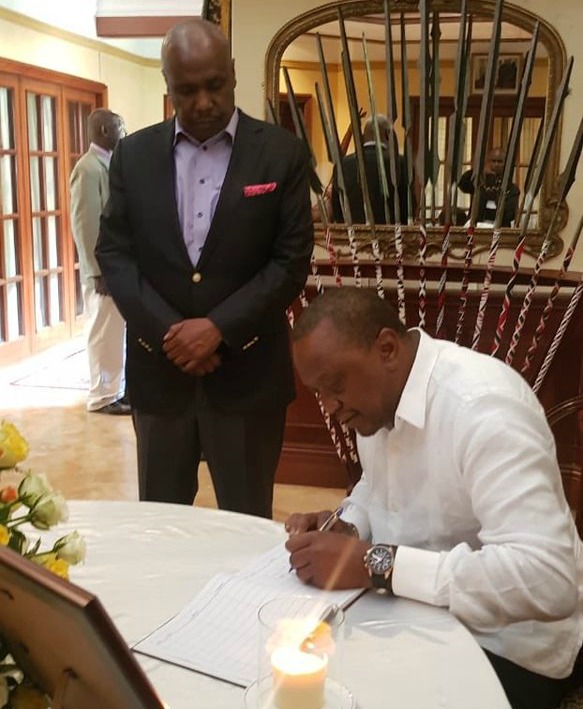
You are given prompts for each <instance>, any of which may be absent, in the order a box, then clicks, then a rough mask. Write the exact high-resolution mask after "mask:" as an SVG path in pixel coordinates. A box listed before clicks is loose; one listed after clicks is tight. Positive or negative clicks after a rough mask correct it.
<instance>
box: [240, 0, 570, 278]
mask: <svg viewBox="0 0 583 709" xmlns="http://www.w3.org/2000/svg"><path fill="white" fill-rule="evenodd" d="M232 3H233V8H232V18H233V54H234V56H235V60H236V66H237V76H238V87H237V100H238V103H239V105H240V106H241V107H242V108H243V109H244V110H246V111H248V112H249V113H251V114H252V115H255V116H260V117H262V116H263V115H264V110H263V105H264V80H265V57H266V54H267V50H268V47H269V43H270V41H271V38H272V37H273V36H274V35H275V34H276V33H277V32H278V31H279V30H280V29H281V28H282V27H283V25H285V24H286V23H287V22H289V21H290V20H292V19H293V18H295V17H297V16H299V15H301V14H303V13H305V12H307V11H309V10H312V9H314V8H315V7H319V6H322V5H323V4H325V3H322V2H318V0H293V2H285V3H284V2H268V3H266V2H264V1H263V0H232ZM512 4H513V5H514V6H518V7H522V8H524V9H525V10H528V11H529V12H530V13H534V14H537V15H539V16H540V17H541V18H543V19H544V20H545V21H546V22H548V23H549V24H550V25H552V26H553V27H554V28H555V30H556V31H557V32H558V34H559V35H560V36H561V38H562V41H563V42H564V45H565V48H566V51H567V55H573V56H574V58H575V68H574V72H573V77H572V80H571V93H570V96H569V98H568V99H567V102H566V106H565V111H564V118H563V131H562V141H561V164H562V165H564V162H565V160H566V156H567V153H568V150H569V148H570V146H571V144H572V142H573V139H574V137H575V134H576V132H577V128H578V125H579V121H580V119H581V107H582V106H583V44H582V43H581V39H580V32H578V29H577V28H578V27H579V25H580V22H578V21H577V19H579V20H581V19H583V6H582V5H581V2H580V0H554V2H552V3H550V2H548V0H515V2H514V3H512ZM257 18H261V22H260V23H259V22H257ZM340 78H341V77H340ZM579 172H580V174H579V180H578V183H579V186H578V185H577V183H576V185H575V187H574V188H573V190H572V192H571V196H570V199H569V200H568V204H569V208H570V218H569V223H568V225H567V227H566V229H565V230H564V231H563V233H562V236H563V239H564V240H565V241H567V242H568V241H570V239H571V237H572V232H573V230H574V228H575V226H576V224H577V222H578V221H579V219H580V218H581V216H582V215H583V199H582V198H581V195H582V194H583V188H582V187H581V186H580V185H583V169H580V171H579ZM560 261H561V258H560V257H558V258H556V259H554V260H553V261H551V262H549V266H551V267H558V266H559V265H560ZM571 268H572V270H583V243H580V245H579V247H578V249H577V252H576V254H575V258H574V259H573V263H572V267H571Z"/></svg>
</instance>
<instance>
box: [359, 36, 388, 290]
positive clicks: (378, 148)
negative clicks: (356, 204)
mask: <svg viewBox="0 0 583 709" xmlns="http://www.w3.org/2000/svg"><path fill="white" fill-rule="evenodd" d="M362 51H363V54H364V66H365V71H366V81H367V88H368V100H369V105H370V112H371V120H372V126H373V132H374V137H375V154H376V158H377V170H378V173H379V182H380V186H381V193H382V195H383V203H384V211H385V222H386V223H387V224H389V223H390V222H391V214H390V208H389V202H390V194H389V184H388V182H387V171H386V170H385V155H384V151H383V142H382V140H381V133H380V129H379V121H378V115H377V109H376V98H375V90H374V84H373V80H372V70H371V67H370V59H369V55H368V45H367V43H366V37H365V36H364V34H363V35H362ZM393 201H394V200H393ZM372 254H373V259H374V264H375V274H376V286H377V293H378V295H379V296H380V297H381V298H384V297H385V291H384V288H383V270H382V266H381V253H380V249H379V242H378V239H377V237H376V234H375V233H374V229H373V234H372Z"/></svg>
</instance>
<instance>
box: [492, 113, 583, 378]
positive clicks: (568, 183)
mask: <svg viewBox="0 0 583 709" xmlns="http://www.w3.org/2000/svg"><path fill="white" fill-rule="evenodd" d="M582 147H583V118H582V119H581V122H580V123H579V130H578V131H577V135H576V137H575V141H574V143H573V146H572V147H571V153H570V155H569V159H568V160H567V165H566V167H565V170H564V171H563V174H562V175H561V178H560V180H559V194H558V195H557V203H556V205H555V209H554V210H553V214H552V216H551V220H550V222H549V226H548V228H547V233H546V236H545V238H544V241H543V243H542V246H541V249H540V252H539V255H538V258H537V260H536V263H535V265H534V269H533V272H532V276H531V277H530V283H529V285H528V290H527V291H526V295H525V296H524V301H523V303H522V308H521V309H520V313H519V314H518V320H517V321H516V326H515V328H514V332H513V333H512V339H511V340H510V347H509V348H508V352H507V354H506V364H512V360H513V359H514V353H515V351H516V347H517V345H518V340H519V339H520V333H521V332H522V329H523V327H524V323H525V322H526V316H527V315H528V311H529V308H530V304H531V301H532V297H533V294H534V291H535V289H536V286H537V283H538V277H539V274H540V272H541V269H542V267H543V263H544V261H545V258H546V255H547V251H548V248H549V245H550V242H551V236H552V234H553V231H554V228H555V224H556V222H557V218H558V216H559V211H560V208H561V205H562V204H564V202H565V200H566V199H567V195H568V194H569V191H570V189H571V187H572V186H573V183H574V182H575V174H576V172H577V165H578V164H579V160H580V158H581V149H582Z"/></svg>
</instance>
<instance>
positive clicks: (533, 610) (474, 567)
mask: <svg viewBox="0 0 583 709" xmlns="http://www.w3.org/2000/svg"><path fill="white" fill-rule="evenodd" d="M292 336H293V354H294V361H295V365H296V368H297V371H298V374H299V376H300V378H301V380H302V382H303V383H304V384H305V386H306V387H307V388H308V389H310V390H311V391H314V392H316V393H318V394H319V397H320V400H321V402H322V404H323V405H324V407H325V408H326V410H327V411H328V413H329V414H330V415H331V416H333V417H334V418H335V419H336V420H337V421H339V422H341V423H343V424H344V425H346V426H348V427H350V428H352V429H354V430H356V433H357V445H358V452H359V456H360V461H361V463H362V468H363V474H362V478H361V479H360V481H359V482H358V483H357V484H356V486H355V487H354V489H353V491H352V492H351V494H350V495H349V496H348V497H347V498H346V499H345V500H344V502H343V503H342V505H341V507H342V512H341V514H340V519H339V520H338V521H337V522H336V523H335V524H334V526H333V527H332V528H331V530H330V531H328V532H322V531H318V530H319V527H320V526H321V525H322V524H323V523H324V521H325V520H326V519H327V517H328V516H329V514H330V512H329V511H328V510H323V511H319V512H311V513H307V514H304V513H296V514H293V515H291V516H290V517H289V518H288V519H287V521H286V523H285V524H286V529H287V531H288V533H289V538H288V540H287V542H286V546H287V549H288V550H289V552H290V564H291V567H292V568H293V569H295V572H296V574H297V576H298V578H299V579H301V580H302V581H303V582H304V583H306V584H312V585H315V586H318V587H320V588H326V589H330V588H359V587H361V588H376V589H378V590H379V591H380V592H382V593H385V594H394V595H395V596H401V597H403V598H408V599H412V600H415V601H420V602H422V603H428V604H431V605H433V606H439V607H442V608H446V609H448V610H449V611H450V612H451V613H453V614H454V615H455V616H456V617H457V618H458V619H459V620H460V621H461V622H462V623H464V625H465V626H466V627H467V628H468V629H469V630H470V631H471V632H472V633H473V635H474V637H475V639H476V640H477V642H478V643H479V644H480V645H481V646H482V648H483V649H484V650H485V651H486V654H487V656H488V658H489V659H490V661H491V663H492V665H493V667H494V669H495V671H496V672H497V673H498V676H499V677H500V679H501V682H502V684H503V686H504V689H505V691H506V693H507V695H508V697H509V699H510V703H511V704H512V706H513V707H514V709H554V708H555V707H556V706H557V705H558V704H559V703H560V700H561V698H562V696H563V695H564V694H565V693H566V692H567V691H569V690H570V689H571V688H572V687H573V685H574V684H575V683H576V682H578V681H580V680H581V679H583V677H582V675H581V670H580V669H577V670H574V666H575V660H576V658H577V656H578V654H579V652H580V649H581V643H582V639H583V545H582V543H581V540H580V539H579V536H578V533H577V528H576V526H575V522H574V520H573V516H572V514H571V511H570V509H569V505H568V503H567V500H566V499H565V494H564V491H563V486H562V481H561V474H560V471H559V467H558V463H557V458H556V451H555V443H554V438H553V434H552V432H551V430H550V428H549V425H548V423H547V420H546V417H545V412H544V409H543V407H542V406H541V404H540V402H539V401H538V399H537V398H536V395H535V394H534V393H533V391H532V389H531V388H530V387H529V385H528V383H527V382H526V381H525V380H524V379H523V378H522V377H521V376H520V375H519V374H518V373H517V372H516V371H515V370H513V369H512V368H511V367H509V366H508V365H506V364H505V363H503V362H502V361H500V360H498V359H496V358H494V357H490V356H487V355H485V354H481V353H478V352H475V351H472V350H470V349H468V348H465V347H461V346H459V345H457V344H454V343H452V342H447V341H444V340H436V339H433V338H432V337H430V336H429V335H428V334H426V333H425V332H423V331H422V330H421V329H418V328H413V329H409V330H407V329H405V327H404V326H403V325H402V323H401V322H400V320H399V318H398V315H397V313H396V312H395V310H394V309H393V307H392V306H391V305H390V303H389V302H388V301H387V300H384V299H381V298H379V297H378V296H377V294H376V292H375V291H374V289H373V288H370V289H367V288H353V287H349V286H343V287H339V288H338V287H337V288H329V289H328V290H326V291H325V292H324V293H323V294H322V295H320V296H318V297H316V298H315V299H314V300H313V301H312V303H311V304H310V305H309V306H308V308H307V309H306V310H305V311H304V313H303V315H302V317H301V318H300V319H299V320H298V322H297V323H296V326H295V328H294V330H293V335H292Z"/></svg>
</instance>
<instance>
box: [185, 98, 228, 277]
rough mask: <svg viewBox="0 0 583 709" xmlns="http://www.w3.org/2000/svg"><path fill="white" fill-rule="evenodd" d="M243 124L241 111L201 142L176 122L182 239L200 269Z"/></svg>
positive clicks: (192, 259)
mask: <svg viewBox="0 0 583 709" xmlns="http://www.w3.org/2000/svg"><path fill="white" fill-rule="evenodd" d="M238 123H239V113H238V111H237V109H235V111H234V112H233V115H232V116H231V120H230V121H229V123H228V124H227V126H226V128H225V129H224V130H222V131H221V132H220V133H217V135H214V136H213V137H212V138H209V139H208V140H206V141H205V142H204V143H200V142H199V141H197V140H195V139H194V138H193V137H192V136H190V135H188V133H186V132H185V131H184V130H183V128H182V127H181V125H180V123H179V122H178V120H177V119H176V120H175V131H174V166H175V170H176V204H177V206H178V218H179V220H180V226H181V228H182V236H183V238H184V243H185V244H186V249H187V251H188V255H189V257H190V260H191V262H192V265H193V266H196V264H197V263H198V260H199V258H200V253H201V251H202V248H203V246H204V243H205V241H206V237H207V234H208V232H209V229H210V225H211V222H212V220H213V216H214V214H215V209H216V207H217V202H218V201H219V195H220V193H221V188H222V186H223V181H224V179H225V175H226V174H227V168H228V167H229V161H230V160H231V153H232V152H233V141H234V140H235V133H236V131H237V125H238Z"/></svg>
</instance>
